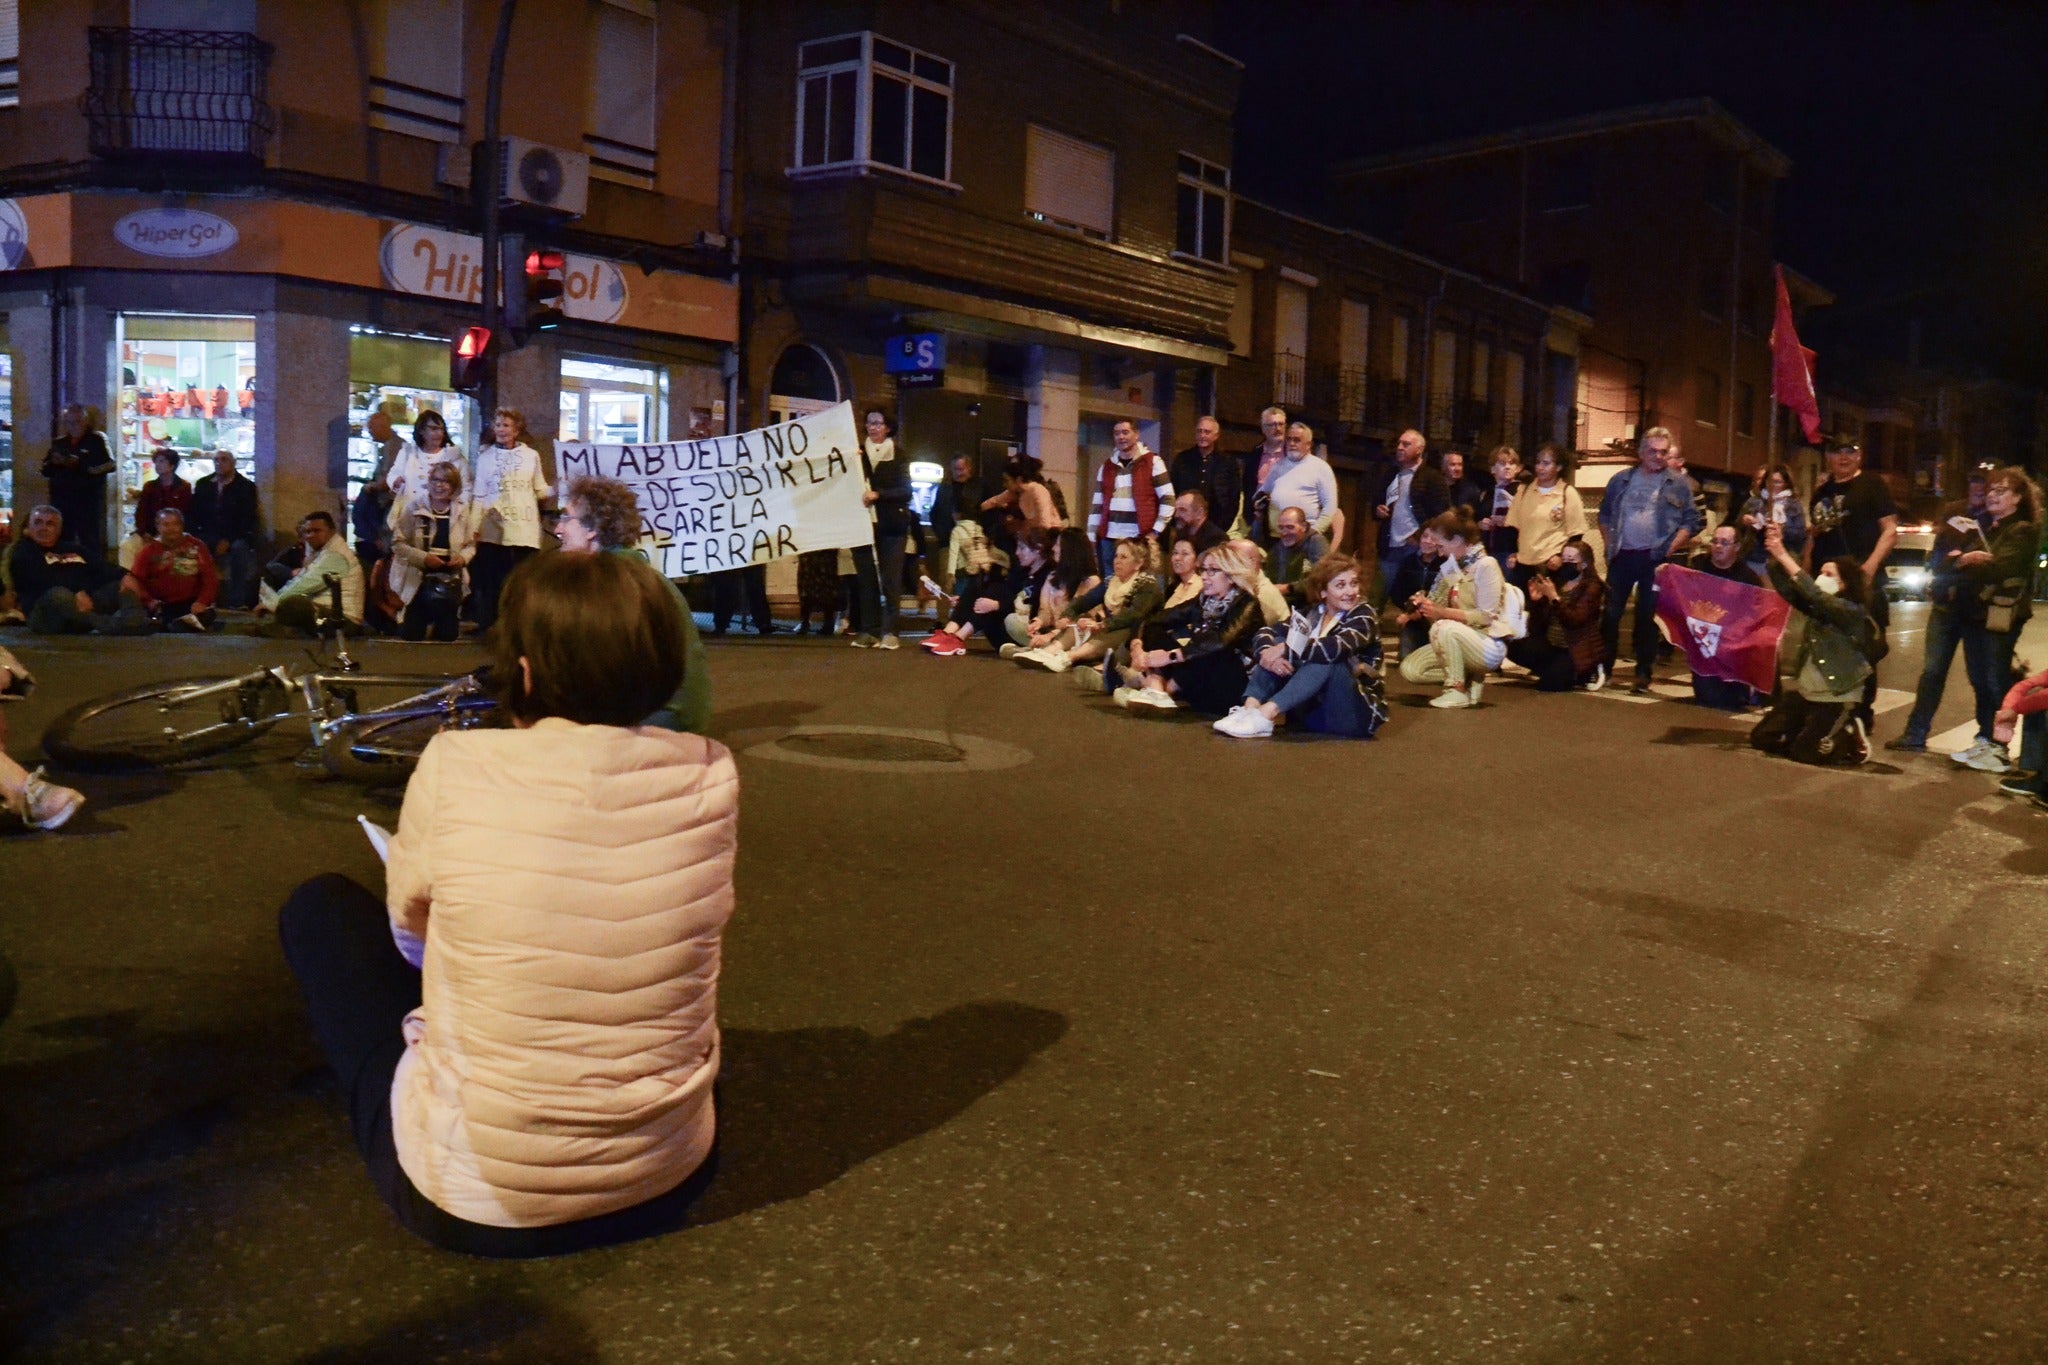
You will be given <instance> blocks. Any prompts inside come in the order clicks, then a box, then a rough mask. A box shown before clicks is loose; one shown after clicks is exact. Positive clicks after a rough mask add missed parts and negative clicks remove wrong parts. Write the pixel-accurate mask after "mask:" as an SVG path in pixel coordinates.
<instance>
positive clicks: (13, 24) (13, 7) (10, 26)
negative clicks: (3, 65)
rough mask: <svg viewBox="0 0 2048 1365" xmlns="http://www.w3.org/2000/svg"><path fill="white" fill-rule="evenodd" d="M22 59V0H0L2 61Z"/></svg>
mask: <svg viewBox="0 0 2048 1365" xmlns="http://www.w3.org/2000/svg"><path fill="white" fill-rule="evenodd" d="M20 59H21V5H20V0H0V62H13V61H19V60H20Z"/></svg>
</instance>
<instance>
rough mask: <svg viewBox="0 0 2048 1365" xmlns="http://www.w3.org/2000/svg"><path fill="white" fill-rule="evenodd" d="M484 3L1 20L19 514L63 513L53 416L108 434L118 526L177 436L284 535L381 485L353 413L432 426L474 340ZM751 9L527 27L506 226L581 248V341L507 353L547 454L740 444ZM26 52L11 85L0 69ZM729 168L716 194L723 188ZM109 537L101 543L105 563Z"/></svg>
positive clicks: (462, 416)
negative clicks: (56, 494)
mask: <svg viewBox="0 0 2048 1365" xmlns="http://www.w3.org/2000/svg"><path fill="white" fill-rule="evenodd" d="M497 12H498V8H497V6H496V5H495V4H487V3H482V0H473V2H472V0H362V2H361V3H345V2H344V0H294V2H293V3H291V4H258V3H256V2H255V0H124V2H123V3H120V4H108V3H94V2H92V0H38V3H35V4H33V5H24V6H20V7H19V8H18V9H17V7H16V6H13V5H4V6H0V402H6V403H7V404H8V405H9V407H10V408H11V411H8V412H6V413H4V414H0V416H4V417H5V418H7V419H8V421H7V423H6V425H11V427H12V429H13V432H14V434H15V440H14V442H13V446H12V450H11V452H8V453H7V455H6V460H5V464H4V466H0V507H9V506H11V508H12V510H13V513H14V515H15V516H17V517H19V516H20V515H21V514H22V513H23V512H24V511H25V509H26V508H28V507H29V506H32V505H34V504H35V503H37V502H40V501H42V500H43V497H44V493H45V489H44V482H43V479H42V477H41V474H40V472H39V469H40V465H41V461H42V457H43V454H44V452H45V450H46V449H47V444H48V441H49V438H50V435H51V431H52V426H53V421H54V417H55V415H56V412H57V410H58V409H59V408H61V407H62V406H63V405H65V404H67V403H72V402H77V403H83V404H85V405H87V406H88V407H91V408H94V409H97V410H98V411H99V413H100V414H101V415H102V417H103V426H104V427H105V429H106V431H107V434H108V438H109V440H110V442H111V443H112V445H113V447H114V451H115V455H116V457H117V460H118V461H119V472H118V474H117V476H116V482H117V485H118V493H117V494H115V495H113V496H110V497H109V499H108V502H109V507H108V520H109V523H110V529H111V530H112V532H113V539H114V540H118V539H119V538H120V536H121V535H122V534H124V533H125V530H126V527H127V524H128V519H129V517H130V516H131V515H132V511H131V509H132V502H133V499H134V497H135V494H136V492H137V490H138V489H139V488H140V486H141V483H142V481H143V480H144V479H145V478H146V477H148V453H149V451H150V450H151V449H152V448H153V447H157V446H161V445H169V446H171V447H172V448H174V449H176V450H177V451H178V452H179V453H180V456H181V457H182V467H181V473H183V474H184V475H185V477H186V478H188V479H191V478H196V477H198V476H199V475H201V474H204V473H207V472H210V470H209V463H208V458H207V457H208V452H210V451H212V450H215V449H219V448H223V447H224V448H226V449H229V450H232V451H233V452H234V453H235V454H236V455H237V457H238V458H239V460H240V462H241V464H242V467H243V470H244V472H245V473H247V474H249V475H250V476H252V477H253V478H254V479H255V480H256V483H257V485H258V492H259V494H260V497H261V500H262V507H263V513H264V517H265V520H266V522H267V524H268V526H269V528H270V529H271V530H272V532H273V533H275V534H278V535H288V534H289V533H290V530H291V527H292V526H293V525H294V524H295V523H296V521H297V520H298V519H299V518H300V517H301V516H303V515H304V514H305V513H307V512H310V511H313V510H316V509H324V510H327V511H329V512H333V513H336V514H337V515H339V514H341V513H343V512H344V511H345V510H346V506H347V502H348V500H349V499H350V498H351V497H352V496H353V494H354V492H355V490H356V489H357V488H358V487H359V486H360V484H361V482H362V480H363V478H364V477H365V476H366V475H367V473H368V472H369V470H370V469H371V467H372V465H371V454H370V447H369V443H368V442H367V441H366V440H365V439H363V437H362V425H363V422H364V421H365V420H366V419H367V417H368V416H369V415H370V413H372V412H373V411H376V410H379V409H382V410H384V411H385V412H387V413H388V414H389V415H390V416H391V417H392V419H393V421H394V423H395V425H396V426H397V428H398V430H399V431H400V433H401V434H409V433H410V429H411V427H410V424H411V421H412V419H413V418H414V417H415V416H416V415H417V414H418V412H419V411H420V410H421V409H423V408H435V409H438V410H440V411H441V412H442V413H443V414H444V415H445V416H446V417H447V419H448V422H449V426H450V429H451V432H452V433H453V435H454V436H455V439H456V443H457V445H458V446H459V448H460V449H461V450H462V451H463V452H464V453H465V454H470V453H473V452H474V450H475V448H476V446H477V437H478V434H479V430H480V427H481V425H482V419H483V416H484V415H483V414H481V413H479V412H477V411H476V408H475V404H474V403H473V402H471V401H469V400H467V399H465V398H462V397H461V396H459V395H457V394H454V393H452V392H449V371H448V353H449V338H450V337H451V336H452V335H453V334H455V333H456V332H458V331H460V330H461V329H462V328H464V327H467V326H470V325H473V324H475V323H477V322H478V321H480V317H479V313H478V307H477V303H478V300H479V299H480V298H481V265H482V261H481V250H480V245H481V244H480V242H479V240H478V238H477V237H475V236H474V235H472V234H473V232H474V227H473V222H474V211H473V208H472V200H471V196H470V191H469V184H470V178H471V177H470V170H471V165H472V159H471V148H472V144H474V143H476V142H477V141H478V140H479V139H480V138H481V137H482V132H483V112H484V102H485V87H486V81H487V75H488V71H489V61H490V49H491V43H492V39H493V36H494V30H495V24H496V16H497ZM730 32H731V22H730V11H729V9H728V7H727V6H725V5H723V4H716V3H707V4H703V5H699V4H694V3H691V0H660V3H659V4H657V3H655V0H590V3H587V4H586V3H579V4H575V5H560V4H548V5H540V4H527V5H522V6H520V8H519V10H518V17H517V21H516V23H515V24H514V26H513V29H512V37H511V43H510V47H509V50H508V51H509V58H508V63H507V67H506V79H505V96H504V109H503V118H502V129H501V131H502V133H503V134H504V135H505V136H506V137H507V139H508V146H509V147H510V149H511V158H512V165H511V168H510V170H509V172H508V175H507V178H506V184H507V190H506V194H505V196H504V201H505V202H506V203H507V204H508V208H507V228H508V230H514V229H518V230H523V231H525V233H526V234H527V237H528V240H529V241H530V242H531V243H533V244H536V245H548V246H552V247H556V248H560V249H561V250H563V251H564V252H565V253H567V258H568V268H567V271H566V272H565V275H566V279H565V286H566V295H567V297H566V301H565V306H564V311H565V312H566V314H567V321H566V322H565V323H564V325H563V326H562V327H561V329H560V330H559V331H556V332H553V333H548V334H543V335H542V336H540V337H538V338H536V339H535V340H534V341H533V342H532V343H531V344H529V345H527V346H526V347H525V348H523V349H521V350H518V351H515V352H511V353H509V354H507V355H506V356H505V357H504V359H503V362H502V364H501V366H500V371H499V373H500V380H499V401H500V403H502V404H503V405H505V406H509V407H517V408H520V409H522V410H523V411H524V412H525V414H526V416H527V419H528V422H529V425H530V426H531V428H532V430H533V433H534V438H535V440H534V444H535V445H536V446H537V447H538V448H539V449H540V450H541V451H542V453H543V457H544V459H545V460H546V461H547V463H548V465H549V474H550V477H551V478H552V477H553V475H554V470H553V455H552V447H551V441H552V439H553V438H555V437H557V436H560V437H562V438H565V439H606V440H659V439H667V438H669V437H671V436H673V437H682V436H685V435H688V434H690V433H692V432H697V433H699V434H704V433H709V432H713V431H720V430H724V429H725V424H726V422H727V420H728V417H729V407H730V395H729V386H730V382H731V379H732V374H733V370H734V364H735V360H734V350H733V347H734V343H735V342H736V340H737V337H738V317H739V288H738V284H737V281H736V279H735V277H734V267H733V265H732V259H733V254H734V253H733V248H732V246H731V245H730V243H731V242H732V241H733V239H734V235H735V234H734V230H733V226H732V222H731V219H732V213H733V204H732V195H731V176H730V171H731V148H732V138H731V129H732V128H733V126H734V123H735V110H734V109H733V107H732V106H731V104H730V101H729V99H728V94H729V89H728V82H727V80H726V75H727V71H728V66H727V61H726V50H727V42H728V39H729V37H730ZM9 56H15V57H17V61H16V62H15V63H13V64H10V63H8V62H7V61H6V60H5V58H7V57H9ZM722 172H723V173H724V174H722ZM110 543H111V542H110Z"/></svg>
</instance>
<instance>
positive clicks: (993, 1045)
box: [690, 1000, 1067, 1224]
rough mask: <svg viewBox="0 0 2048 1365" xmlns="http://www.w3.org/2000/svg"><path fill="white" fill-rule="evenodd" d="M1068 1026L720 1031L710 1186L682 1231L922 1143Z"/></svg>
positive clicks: (958, 1012)
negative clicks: (715, 1161)
mask: <svg viewBox="0 0 2048 1365" xmlns="http://www.w3.org/2000/svg"><path fill="white" fill-rule="evenodd" d="M1066 1031H1067V1020H1066V1016H1065V1015H1062V1014H1057V1013H1055V1012H1053V1011H1052V1010H1045V1009H1038V1008H1036V1007H1035V1006H1031V1005H1023V1004H1018V1003H1016V1002H1014V1001H1006V1000H991V1001H976V1002H974V1003H972V1004H966V1005H955V1006H954V1007H953V1008H951V1009H949V1010H946V1011H945V1012H943V1013H941V1014H938V1015H935V1016H934V1017H932V1018H930V1019H912V1020H910V1021H908V1022H907V1023H904V1024H902V1025H899V1026H898V1027H897V1029H896V1030H895V1032H893V1033H890V1034H888V1035H886V1036H883V1037H876V1036H875V1035H874V1034H871V1033H868V1032H866V1031H865V1030H863V1029H858V1028H807V1029H786V1030H776V1031H763V1030H758V1029H727V1030H725V1033H724V1062H723V1066H722V1068H721V1072H720V1077H719V1085H718V1156H719V1167H718V1178H717V1179H716V1180H714V1181H712V1183H711V1189H710V1191H709V1192H708V1193H707V1194H706V1195H705V1197H704V1202H703V1203H701V1204H700V1205H698V1207H697V1210H696V1212H695V1213H694V1214H693V1215H692V1216H691V1219H690V1221H691V1222H692V1223H694V1224H704V1223H715V1222H719V1221H721V1220H723V1219H727V1218H734V1217H737V1216H739V1215H740V1214H743V1213H751V1212H753V1211H754V1210H755V1209H759V1208H764V1207H766V1206H767V1205H770V1204H777V1203H780V1202H782V1201H783V1200H785V1199H794V1198H796V1197H798V1196H799V1195H805V1194H809V1193H811V1192H812V1191H813V1190H817V1189H821V1188H823V1187H824V1186H826V1185H829V1184H831V1183H832V1182H833V1181H834V1180H837V1179H838V1178H839V1177H840V1176H842V1175H845V1174H846V1173H847V1172H848V1171H850V1170H852V1169H853V1168H854V1167H855V1166H858V1165H860V1164H861V1163H862V1162H864V1161H866V1160H868V1159H869V1158H870V1157H874V1156H878V1155H880V1154H881V1153H883V1152H886V1151H888V1150H889V1149H890V1148H891V1147H895V1146H897V1145H899V1144H901V1143H904V1142H908V1141H909V1140H910V1139H912V1138H914V1137H918V1136H920V1135H921V1134H924V1133H928V1132H931V1131H932V1130H933V1129H935V1128H938V1127H940V1126H941V1125H943V1124H945V1123H946V1122H947V1121H949V1120H951V1119H953V1118H955V1117H956V1116H958V1115H959V1114H961V1113H962V1112H964V1111H965V1110H966V1109H967V1108H968V1106H970V1105H972V1104H973V1103H974V1102H975V1101H976V1100H978V1099H980V1098H981V1097H982V1096H984V1095H986V1094H988V1093H989V1092H990V1091H992V1090H994V1089H995V1088H996V1087H997V1086H999V1085H1001V1084H1002V1083H1003V1082H1005V1081H1007V1080H1009V1079H1010V1078H1011V1077H1012V1076H1014V1075H1016V1074H1017V1073H1018V1072H1020V1071H1022V1070H1023V1069H1024V1065H1025V1063H1027V1062H1029V1061H1030V1060H1031V1058H1032V1057H1033V1056H1034V1055H1035V1054H1037V1053H1039V1052H1042V1051H1044V1050H1045V1049H1046V1048H1048V1047H1050V1046H1052V1045H1053V1044H1054V1043H1056V1042H1058V1041H1059V1040H1060V1038H1061V1037H1062V1036H1063V1035H1064V1034H1065V1033H1066Z"/></svg>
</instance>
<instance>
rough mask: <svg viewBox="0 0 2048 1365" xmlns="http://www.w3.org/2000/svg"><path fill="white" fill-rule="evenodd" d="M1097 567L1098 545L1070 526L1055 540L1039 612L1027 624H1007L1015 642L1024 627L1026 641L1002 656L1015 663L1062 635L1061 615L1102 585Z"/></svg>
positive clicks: (1040, 592) (1003, 651)
mask: <svg viewBox="0 0 2048 1365" xmlns="http://www.w3.org/2000/svg"><path fill="white" fill-rule="evenodd" d="M1097 563H1098V561H1097V559H1096V557H1095V543H1094V542H1093V541H1091V540H1089V539H1088V533H1087V532H1086V531H1083V530H1082V529H1080V528H1079V527H1077V526H1069V527H1067V528H1066V529H1065V530H1063V531H1061V532H1060V533H1059V534H1058V535H1057V536H1055V537H1054V538H1053V542H1052V563H1051V564H1050V565H1049V566H1048V567H1047V571H1046V575H1045V578H1044V580H1043V581H1042V582H1041V583H1040V584H1039V587H1038V604H1037V609H1036V610H1035V611H1034V612H1032V614H1031V617H1030V619H1029V620H1027V621H1024V622H1021V623H1019V622H1017V621H1016V620H1015V618H1012V620H1011V621H1010V622H1008V623H1006V624H1007V625H1009V626H1010V638H1011V639H1013V640H1017V637H1018V630H1017V626H1018V625H1019V624H1021V625H1022V627H1023V638H1022V639H1021V640H1017V643H1015V644H1008V645H1004V646H1003V647H1002V649H1001V650H1000V651H999V652H1000V653H1001V654H1002V656H1003V657H1004V658H1005V659H1014V658H1016V657H1017V655H1019V654H1021V653H1023V652H1024V651H1025V650H1027V649H1042V648H1044V647H1045V646H1046V645H1049V644H1051V643H1052V641H1053V637H1054V636H1056V635H1057V634H1059V631H1060V613H1062V612H1064V611H1065V610H1066V609H1067V606H1068V604H1069V603H1071V602H1072V601H1073V600H1074V599H1075V598H1077V597H1079V596H1081V595H1082V594H1083V593H1085V592H1088V591H1090V590H1091V589H1093V588H1094V587H1095V585H1096V584H1097V583H1100V582H1101V581H1102V575H1101V574H1099V573H1097V572H1096V566H1097Z"/></svg>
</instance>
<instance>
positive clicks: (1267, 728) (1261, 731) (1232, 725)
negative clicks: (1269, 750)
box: [1209, 706, 1273, 739]
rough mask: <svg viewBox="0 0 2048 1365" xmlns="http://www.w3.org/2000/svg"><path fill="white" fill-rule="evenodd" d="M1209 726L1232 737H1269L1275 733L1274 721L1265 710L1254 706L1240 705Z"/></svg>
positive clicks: (1218, 732) (1220, 733) (1221, 733)
mask: <svg viewBox="0 0 2048 1365" xmlns="http://www.w3.org/2000/svg"><path fill="white" fill-rule="evenodd" d="M1209 728H1210V729H1212V730H1214V731H1215V732H1216V733H1217V734H1219V735H1228V736H1230V737H1231V738H1232V739H1269V738H1271V737H1272V734H1273V722H1272V721H1270V720H1267V719H1266V713H1265V712H1263V711H1260V710H1259V709H1258V708H1256V707H1252V706H1240V707H1238V708H1237V709H1236V710H1234V711H1232V712H1231V713H1230V714H1229V715H1227V716H1225V717H1224V718H1223V719H1222V720H1219V721H1217V722H1216V723H1215V724H1214V725H1212V726H1210V727H1209Z"/></svg>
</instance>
